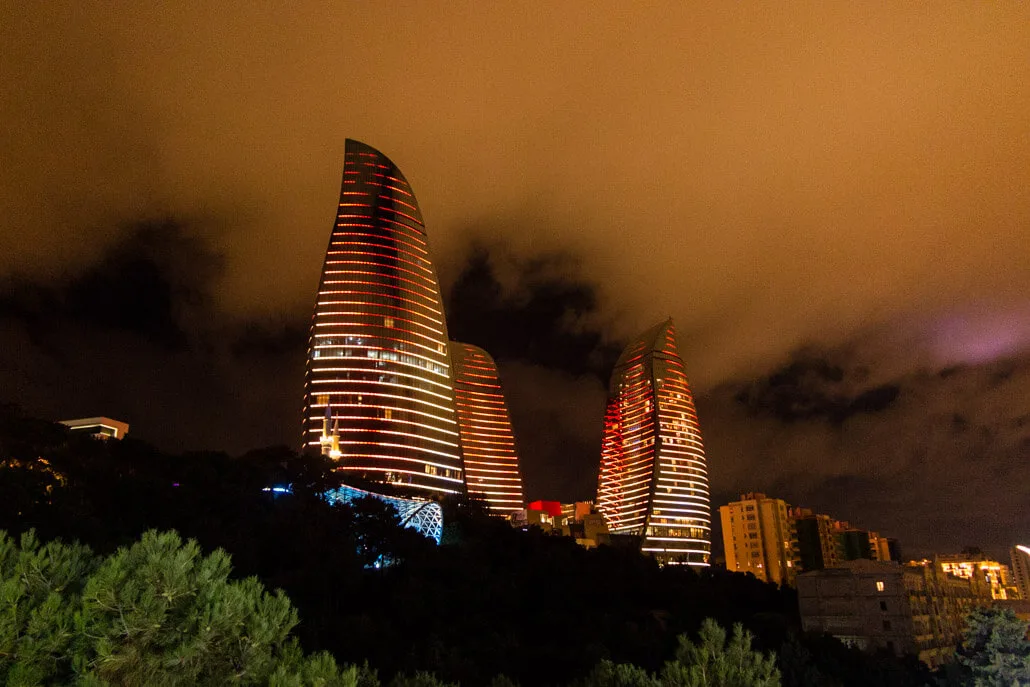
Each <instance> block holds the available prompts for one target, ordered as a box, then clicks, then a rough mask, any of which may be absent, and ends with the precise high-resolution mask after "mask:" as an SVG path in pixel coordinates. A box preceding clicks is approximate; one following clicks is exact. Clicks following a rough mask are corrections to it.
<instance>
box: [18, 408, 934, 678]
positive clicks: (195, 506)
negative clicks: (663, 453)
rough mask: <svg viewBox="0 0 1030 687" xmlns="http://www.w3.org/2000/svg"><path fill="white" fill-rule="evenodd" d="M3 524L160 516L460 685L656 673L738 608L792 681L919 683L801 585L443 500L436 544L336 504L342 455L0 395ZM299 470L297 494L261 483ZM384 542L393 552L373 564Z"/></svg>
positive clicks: (317, 628)
mask: <svg viewBox="0 0 1030 687" xmlns="http://www.w3.org/2000/svg"><path fill="white" fill-rule="evenodd" d="M0 465H2V470H0V529H4V530H7V531H8V532H10V533H18V532H24V531H26V530H28V529H30V528H34V529H35V530H36V532H37V534H38V536H39V537H40V538H41V539H44V540H47V539H53V538H61V539H63V540H65V541H72V540H78V541H81V542H82V543H84V544H87V545H89V546H90V547H91V548H92V549H93V550H94V551H96V552H98V553H101V554H106V553H111V552H113V551H114V550H116V549H117V548H118V547H119V546H124V545H128V544H131V543H132V542H133V541H135V540H136V539H138V538H139V537H140V535H141V534H142V533H143V532H144V531H146V530H149V529H158V530H170V529H174V530H176V531H178V532H179V533H180V534H181V535H182V536H183V537H184V538H194V539H196V540H197V541H198V542H199V543H200V544H201V546H202V547H203V548H204V549H205V550H208V551H210V550H213V549H215V548H218V547H221V548H223V549H225V550H226V551H227V552H228V553H229V554H230V555H231V556H232V562H233V567H234V575H236V576H238V577H245V576H250V575H255V576H257V577H258V578H259V579H260V580H261V581H262V582H263V583H264V584H265V585H266V586H267V587H269V588H281V589H283V590H284V591H285V592H286V594H287V595H288V596H289V598H290V599H291V601H292V602H293V604H294V605H295V606H296V607H297V609H298V611H299V613H300V618H301V622H300V625H299V627H298V636H299V638H300V640H301V643H302V645H303V646H304V648H305V650H307V651H317V650H323V649H324V650H328V651H329V652H331V653H332V654H333V655H334V656H335V657H336V659H337V660H338V661H340V662H342V663H356V664H361V663H363V662H364V661H368V663H369V664H370V665H371V667H373V668H375V669H377V670H378V671H379V673H380V675H383V676H387V677H388V676H392V675H394V674H395V673H397V672H400V671H403V672H406V673H414V672H416V671H430V672H433V673H436V675H437V676H439V677H440V678H442V679H445V680H448V681H454V682H460V683H461V684H462V685H464V686H465V687H475V686H477V685H487V684H489V683H490V681H491V680H492V679H494V678H495V677H496V676H498V675H505V676H507V677H508V678H511V679H512V680H513V681H516V682H519V683H521V684H522V685H524V686H529V685H533V686H537V685H564V684H568V683H570V682H572V681H573V680H576V679H579V678H581V677H582V676H584V675H586V674H587V673H589V672H590V670H591V669H592V668H593V667H594V666H596V665H597V664H598V663H599V662H600V661H601V660H603V659H608V660H611V661H614V662H615V663H632V664H635V665H637V666H640V667H642V668H645V669H646V670H648V671H656V670H659V669H660V668H661V666H662V664H663V662H664V661H666V660H668V659H669V658H670V656H671V655H672V654H673V653H674V651H675V649H676V641H677V636H678V635H680V634H681V633H689V634H691V635H692V636H693V635H696V632H697V631H698V628H699V627H700V625H701V623H702V621H703V620H704V619H705V618H714V619H715V620H717V621H718V622H719V623H720V624H721V625H722V626H724V627H731V626H732V624H733V623H735V622H740V623H742V624H743V625H744V626H745V627H746V628H747V629H749V630H750V631H751V632H753V633H754V635H755V648H756V649H761V650H764V651H774V652H775V653H776V655H777V661H778V667H779V669H780V671H781V672H782V683H783V684H784V685H787V686H801V685H804V686H824V685H825V686H834V685H840V686H842V687H851V686H852V685H854V686H855V687H859V686H862V687H865V686H866V685H888V686H890V685H897V686H899V687H900V686H907V685H924V684H927V683H929V682H930V676H929V675H928V674H927V672H926V671H925V670H924V669H923V668H922V666H921V665H920V664H919V663H918V661H916V660H915V659H914V658H911V659H907V660H898V659H895V658H894V657H892V656H889V655H884V654H875V655H873V654H866V653H862V652H859V651H856V650H852V649H848V648H847V647H845V646H843V645H842V644H841V643H840V642H838V641H837V640H835V639H833V638H830V637H826V636H810V635H805V634H803V633H802V632H801V631H800V620H799V618H798V612H797V599H796V597H795V595H794V594H793V592H791V591H790V590H780V589H778V588H776V587H774V586H771V585H767V584H764V583H761V582H758V581H757V580H755V579H754V578H753V577H750V576H744V575H738V574H732V573H727V572H725V571H720V570H715V569H713V570H710V571H706V572H703V573H701V574H698V573H695V572H694V571H692V570H685V569H677V568H671V567H667V568H660V567H658V566H657V565H656V564H655V563H654V562H653V561H651V560H650V559H648V558H645V557H643V556H641V555H639V554H638V553H636V552H634V551H627V550H621V549H617V548H610V547H601V548H599V549H595V550H585V549H583V548H581V547H579V546H577V545H576V544H575V543H574V542H573V541H572V540H569V539H564V538H561V537H553V536H548V535H545V534H542V533H540V532H538V531H529V532H522V531H518V530H514V529H512V528H511V527H510V526H509V525H508V524H507V523H505V522H503V521H501V520H498V519H495V518H489V517H487V516H485V515H484V514H483V512H482V510H481V509H480V508H477V507H476V506H475V504H459V503H457V502H446V503H444V507H445V515H446V523H447V524H446V529H445V533H444V542H443V544H442V545H441V546H439V547H437V546H435V545H433V544H432V543H431V542H430V541H429V540H427V539H424V538H422V537H421V536H419V535H418V534H416V533H414V532H412V531H410V530H404V529H402V528H400V527H399V526H398V525H397V521H396V517H395V516H394V515H393V513H392V511H391V510H390V509H389V508H388V507H386V506H384V505H383V504H381V503H379V502H378V501H373V500H366V501H362V502H359V503H357V504H355V505H354V506H352V507H346V508H344V507H333V506H329V505H328V504H327V503H326V502H325V501H323V500H322V499H321V498H319V494H320V493H321V492H322V491H324V490H325V489H326V488H328V487H330V486H334V485H335V482H334V481H333V476H332V473H331V469H330V468H331V466H330V465H329V464H327V462H326V461H325V460H323V459H322V458H321V457H318V456H300V455H297V454H296V453H295V452H293V451H290V450H289V449H286V448H270V449H263V450H259V451H253V452H250V453H247V454H245V455H243V456H238V457H231V456H228V455H225V454H222V453H190V454H185V455H167V454H164V453H162V452H160V451H158V450H156V449H155V448H153V447H152V446H150V445H148V444H146V443H144V442H141V441H138V440H134V439H132V438H126V439H125V440H123V441H106V442H105V441H98V440H94V439H90V438H88V437H84V436H80V435H73V434H69V433H68V432H67V431H66V430H64V428H63V427H61V426H59V425H54V424H52V423H49V422H44V421H40V420H34V419H32V418H27V417H24V416H23V415H22V414H20V413H19V412H18V410H17V409H16V408H15V407H13V406H0ZM284 484H290V485H292V487H293V493H292V494H290V495H280V496H275V495H273V494H272V493H271V492H266V491H262V490H263V488H264V487H268V486H271V485H284ZM381 556H385V557H387V558H389V559H391V560H394V561H397V563H396V564H394V565H393V566H390V567H388V568H384V569H378V570H377V569H374V568H370V567H369V563H371V562H374V561H375V560H377V559H379V558H380V557H381Z"/></svg>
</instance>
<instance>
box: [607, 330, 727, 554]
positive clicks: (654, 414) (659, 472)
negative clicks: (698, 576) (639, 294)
mask: <svg viewBox="0 0 1030 687" xmlns="http://www.w3.org/2000/svg"><path fill="white" fill-rule="evenodd" d="M597 507H598V510H599V511H600V512H601V513H602V514H603V515H604V517H605V520H606V521H607V523H608V529H609V531H611V533H612V534H630V535H636V536H639V537H641V550H642V551H643V552H644V553H647V554H650V555H652V556H654V557H656V558H657V559H658V560H659V561H661V562H663V563H667V564H685V565H694V566H707V565H708V564H709V556H710V553H711V505H710V502H709V492H708V468H707V464H706V462H705V452H704V446H703V445H702V442H701V428H700V426H699V425H698V422H697V412H696V410H695V409H694V398H693V395H692V394H691V392H690V387H689V386H688V385H687V376H686V373H685V372H684V368H683V360H682V359H681V358H680V356H679V353H677V351H676V333H675V329H674V328H673V324H672V320H671V319H670V320H667V321H665V322H663V323H661V324H659V325H656V326H655V327H652V328H651V329H649V330H647V331H646V332H644V333H643V334H642V335H641V336H639V337H638V338H637V339H636V340H634V341H633V342H631V343H630V344H629V345H628V346H627V347H626V350H625V351H623V353H622V355H621V356H620V357H619V360H618V362H617V363H616V365H615V370H614V371H613V372H612V378H611V384H610V386H609V390H608V406H607V409H606V411H605V418H604V438H603V440H602V445H601V468H600V475H599V478H598V487H597Z"/></svg>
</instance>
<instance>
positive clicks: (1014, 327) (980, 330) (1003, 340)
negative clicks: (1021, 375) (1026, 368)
mask: <svg viewBox="0 0 1030 687" xmlns="http://www.w3.org/2000/svg"><path fill="white" fill-rule="evenodd" d="M931 347H932V349H933V352H934V354H935V355H936V356H937V357H938V358H940V359H941V361H942V362H964V363H973V364H980V363H987V362H991V361H993V360H998V359H1000V358H1005V357H1007V356H1010V355H1013V354H1015V353H1018V352H1019V351H1021V350H1023V349H1025V348H1028V347H1030V309H1027V310H1023V311H1021V312H1007V313H976V314H973V315H968V314H962V315H949V316H947V317H944V318H941V319H939V320H937V321H936V322H935V323H934V325H933V326H932V329H931Z"/></svg>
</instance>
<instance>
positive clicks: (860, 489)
mask: <svg viewBox="0 0 1030 687" xmlns="http://www.w3.org/2000/svg"><path fill="white" fill-rule="evenodd" d="M880 334H881V335H882V334H883V332H880ZM884 350H891V351H893V353H892V354H891V355H890V356H889V357H880V356H883V355H884ZM899 358H900V360H899ZM925 359H926V358H925V353H923V352H921V351H919V350H918V349H911V350H909V351H908V353H907V354H901V353H899V352H897V351H895V350H894V349H893V348H892V347H890V346H887V347H885V346H884V342H883V340H882V338H881V337H879V336H871V337H870V338H867V339H858V340H856V341H853V342H849V344H848V345H847V346H844V347H842V348H839V349H823V350H820V351H815V350H813V349H808V350H806V351H804V352H802V353H799V354H797V355H796V356H795V358H794V359H792V360H791V361H790V362H788V363H786V364H785V365H783V366H782V367H781V368H780V369H779V370H778V371H776V372H773V373H772V374H770V375H767V376H764V377H763V378H761V379H758V380H755V381H753V382H749V383H742V384H728V385H724V386H721V387H718V388H716V389H713V390H711V391H709V392H707V393H706V394H704V395H703V396H702V398H701V399H700V401H699V409H700V413H701V419H702V426H703V427H704V429H705V438H706V445H707V449H708V455H709V461H710V469H711V473H712V478H713V491H715V492H717V493H718V494H720V495H721V496H720V498H728V497H729V495H731V494H732V493H733V492H734V491H744V490H758V491H766V492H767V493H770V494H774V495H776V496H779V497H780V498H784V499H786V500H788V501H789V502H791V503H793V504H795V505H805V506H810V507H814V508H816V509H818V510H820V511H822V512H828V513H830V514H832V515H834V516H835V517H838V518H841V519H846V520H851V521H852V522H854V523H856V524H858V525H861V526H864V527H867V528H869V529H875V530H879V531H881V533H883V534H885V535H889V536H896V537H898V538H900V539H901V541H902V544H903V545H904V546H905V548H906V550H907V551H908V552H910V553H912V554H920V555H923V554H929V553H932V552H933V551H935V550H936V551H945V550H950V549H952V548H955V547H956V546H957V545H958V543H960V542H961V543H963V544H966V543H971V542H978V543H979V544H980V545H981V546H983V547H984V548H985V549H986V550H988V551H989V552H991V553H992V554H994V555H998V556H1003V555H1004V551H1005V549H1006V548H1007V547H1008V546H1010V545H1011V543H1012V542H1013V541H1017V540H1018V541H1022V540H1023V539H1026V538H1027V537H1028V536H1030V519H1028V512H1027V510H1026V508H1025V504H1026V503H1030V423H1027V422H1026V420H1025V417H1026V415H1027V412H1028V410H1030V394H1028V393H1027V389H1030V358H1027V357H1025V356H1024V357H1016V358H1010V359H1007V360H1003V361H998V362H994V363H986V364H982V365H963V366H957V367H954V366H953V367H948V368H944V369H941V370H938V371H932V370H926V369H925V368H923V369H920V368H919V367H918V366H917V363H916V362H915V361H918V360H925ZM906 366H907V367H908V370H909V371H907V372H904V373H899V372H898V370H899V369H902V368H905V367H906ZM884 377H888V378H890V380H891V381H890V382H889V383H887V382H884V381H883V380H884ZM880 389H886V390H887V391H884V392H882V393H883V395H882V396H879V397H874V398H873V399H872V400H871V401H869V402H866V401H863V399H864V398H868V397H869V394H870V391H871V390H872V391H877V390H880ZM878 393H879V392H878ZM888 399H890V401H889V402H887V401H888ZM856 405H857V406H860V407H858V408H856ZM945 524H946V526H945Z"/></svg>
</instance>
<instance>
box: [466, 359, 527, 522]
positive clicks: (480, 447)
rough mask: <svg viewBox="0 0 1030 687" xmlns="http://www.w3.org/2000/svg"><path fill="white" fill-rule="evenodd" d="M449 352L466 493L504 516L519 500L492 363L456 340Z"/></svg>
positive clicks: (517, 479)
mask: <svg viewBox="0 0 1030 687" xmlns="http://www.w3.org/2000/svg"><path fill="white" fill-rule="evenodd" d="M450 347H451V364H452V365H453V368H454V394H455V399H456V403H457V407H458V426H459V429H460V432H461V450H462V455H463V456H464V461H465V482H466V484H467V486H468V493H469V495H470V496H476V497H478V498H481V499H483V500H484V501H485V502H486V504H487V506H489V508H490V511H491V512H492V513H495V514H498V515H507V514H509V513H511V512H513V511H516V510H519V509H521V508H522V507H523V504H524V500H523V496H522V476H521V474H520V473H519V459H518V456H517V454H516V453H515V435H514V433H513V432H512V429H511V418H510V417H509V416H508V405H507V403H505V402H504V392H503V391H502V390H501V380H500V377H499V375H498V373H497V364H496V363H494V359H493V358H491V357H490V354H489V353H487V352H486V351H484V350H483V349H482V348H478V347H476V346H471V345H469V344H464V343H459V342H457V341H452V342H451V343H450Z"/></svg>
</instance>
